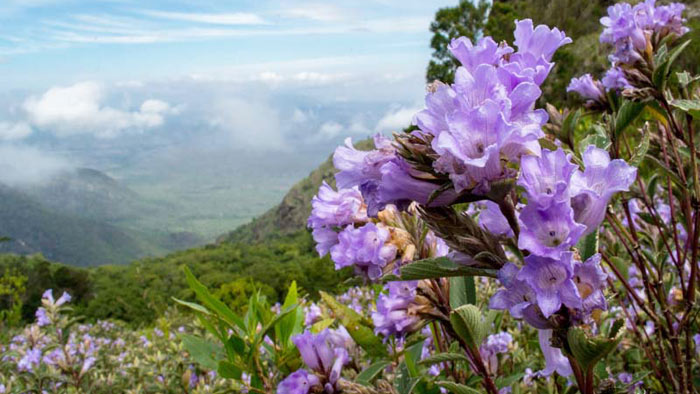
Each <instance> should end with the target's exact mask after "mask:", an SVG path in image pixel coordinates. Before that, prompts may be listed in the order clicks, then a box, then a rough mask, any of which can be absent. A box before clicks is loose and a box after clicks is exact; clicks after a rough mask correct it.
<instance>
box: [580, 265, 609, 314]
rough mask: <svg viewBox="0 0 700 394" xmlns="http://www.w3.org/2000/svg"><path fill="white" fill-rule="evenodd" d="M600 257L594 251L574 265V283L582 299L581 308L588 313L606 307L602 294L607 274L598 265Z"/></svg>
mask: <svg viewBox="0 0 700 394" xmlns="http://www.w3.org/2000/svg"><path fill="white" fill-rule="evenodd" d="M600 258H601V257H600V254H598V253H596V254H594V255H593V256H591V257H589V258H588V260H586V261H585V262H583V263H581V264H576V265H575V267H574V283H576V288H578V291H579V294H580V295H581V299H582V300H583V303H582V307H583V308H582V309H583V311H584V312H586V313H590V312H591V311H592V310H593V309H600V310H606V309H608V303H607V302H606V301H605V296H604V295H603V289H604V288H605V286H606V279H607V277H608V275H607V274H606V273H605V272H604V271H603V269H602V268H601V266H600Z"/></svg>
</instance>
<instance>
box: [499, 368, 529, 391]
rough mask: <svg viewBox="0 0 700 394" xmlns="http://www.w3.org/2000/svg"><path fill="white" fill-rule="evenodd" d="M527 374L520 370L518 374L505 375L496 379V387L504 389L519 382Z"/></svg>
mask: <svg viewBox="0 0 700 394" xmlns="http://www.w3.org/2000/svg"><path fill="white" fill-rule="evenodd" d="M523 376H525V373H524V372H518V373H516V374H513V375H510V376H504V377H500V378H498V379H496V387H498V388H499V389H502V388H504V387H510V386H511V385H512V384H514V383H517V382H519V381H520V379H522V378H523Z"/></svg>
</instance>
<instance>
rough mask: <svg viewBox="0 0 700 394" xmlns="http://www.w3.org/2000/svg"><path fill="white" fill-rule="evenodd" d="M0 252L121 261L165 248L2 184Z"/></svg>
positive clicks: (75, 261)
mask: <svg viewBox="0 0 700 394" xmlns="http://www.w3.org/2000/svg"><path fill="white" fill-rule="evenodd" d="M0 201H2V203H1V204H0V234H2V235H3V236H7V237H9V238H11V240H10V241H8V242H4V243H2V244H0V252H13V253H20V254H30V253H42V254H43V255H44V256H46V257H47V258H48V259H50V260H53V261H61V262H65V263H67V264H71V265H78V266H89V265H98V264H110V263H111V264H119V263H125V262H128V261H130V260H133V259H136V258H140V257H143V256H148V255H154V254H162V253H165V251H166V250H165V249H164V248H162V247H159V246H156V245H157V243H154V242H151V239H149V238H148V237H146V236H144V235H143V234H140V233H136V232H133V231H129V230H125V229H122V228H119V227H117V226H114V225H111V224H107V223H104V222H100V221H96V220H91V219H84V218H79V217H75V216H70V215H65V214H61V213H56V212H54V211H52V210H50V209H48V208H47V207H45V206H44V205H42V204H40V203H38V202H36V201H34V200H33V199H32V198H30V197H29V196H28V195H26V194H24V193H21V192H18V191H16V190H14V189H11V188H9V187H7V186H4V185H0Z"/></svg>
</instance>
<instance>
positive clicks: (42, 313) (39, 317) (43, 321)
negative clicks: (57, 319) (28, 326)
mask: <svg viewBox="0 0 700 394" xmlns="http://www.w3.org/2000/svg"><path fill="white" fill-rule="evenodd" d="M35 315H36V324H38V325H39V327H43V326H47V325H49V324H51V319H49V316H48V315H47V314H46V309H45V308H44V307H39V308H37V310H36V313H35Z"/></svg>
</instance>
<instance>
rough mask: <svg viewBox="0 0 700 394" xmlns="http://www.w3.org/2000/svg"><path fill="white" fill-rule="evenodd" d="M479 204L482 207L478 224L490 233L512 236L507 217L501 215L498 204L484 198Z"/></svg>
mask: <svg viewBox="0 0 700 394" xmlns="http://www.w3.org/2000/svg"><path fill="white" fill-rule="evenodd" d="M481 204H482V205H483V206H484V209H482V210H481V212H480V213H479V226H481V227H482V228H484V229H486V230H487V231H489V232H490V233H492V234H495V235H504V236H506V237H512V236H513V235H514V234H513V229H512V228H511V227H510V224H508V219H506V217H505V216H503V213H502V212H501V208H499V207H498V204H496V203H495V202H493V201H490V200H484V201H482V202H481Z"/></svg>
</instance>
